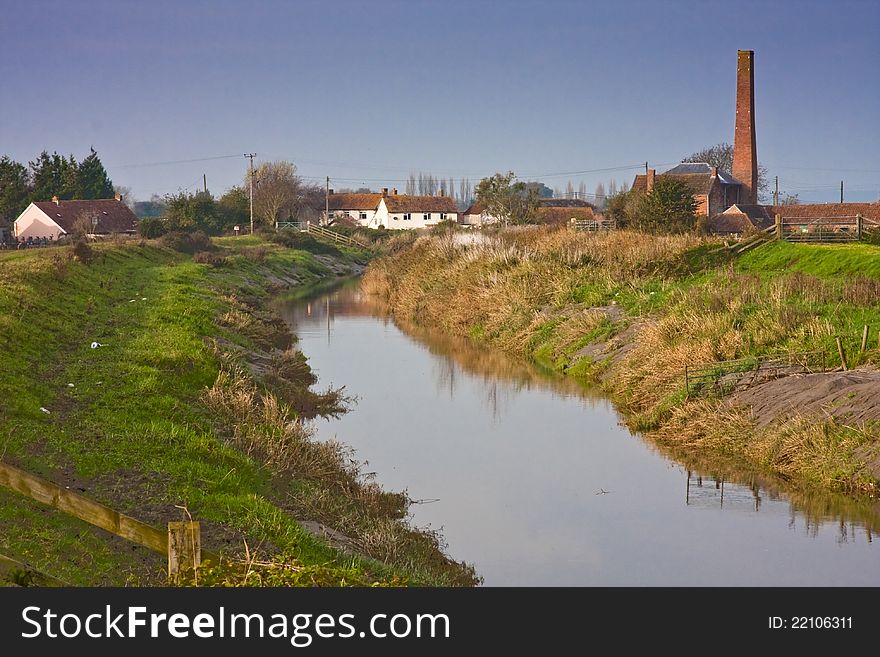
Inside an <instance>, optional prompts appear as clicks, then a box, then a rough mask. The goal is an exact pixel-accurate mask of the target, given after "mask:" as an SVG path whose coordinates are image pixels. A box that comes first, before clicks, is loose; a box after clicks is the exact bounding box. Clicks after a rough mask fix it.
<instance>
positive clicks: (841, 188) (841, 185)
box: [840, 180, 843, 203]
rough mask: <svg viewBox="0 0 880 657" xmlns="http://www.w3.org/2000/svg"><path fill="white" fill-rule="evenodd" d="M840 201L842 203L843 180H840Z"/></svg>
mask: <svg viewBox="0 0 880 657" xmlns="http://www.w3.org/2000/svg"><path fill="white" fill-rule="evenodd" d="M840 202H841V203H843V181H842V180H841V181H840Z"/></svg>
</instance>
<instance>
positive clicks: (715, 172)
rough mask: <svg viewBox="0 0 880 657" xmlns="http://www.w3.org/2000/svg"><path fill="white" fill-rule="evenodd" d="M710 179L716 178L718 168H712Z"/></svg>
mask: <svg viewBox="0 0 880 657" xmlns="http://www.w3.org/2000/svg"><path fill="white" fill-rule="evenodd" d="M712 177H713V178H717V177H718V167H712Z"/></svg>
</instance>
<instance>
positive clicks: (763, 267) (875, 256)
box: [737, 242, 880, 278]
mask: <svg viewBox="0 0 880 657" xmlns="http://www.w3.org/2000/svg"><path fill="white" fill-rule="evenodd" d="M737 268H738V269H739V270H740V271H744V272H754V273H759V274H772V273H782V272H802V273H805V274H812V275H813V276H820V277H823V278H832V277H838V276H846V275H853V276H872V277H874V278H880V248H878V247H877V246H874V245H871V244H864V243H853V244H792V243H791V242H771V243H769V244H766V245H764V246H762V247H760V248H757V249H754V250H752V251H748V252H746V253H744V254H743V255H742V256H741V257H740V258H739V260H738V261H737Z"/></svg>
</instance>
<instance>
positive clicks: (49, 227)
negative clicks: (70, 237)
mask: <svg viewBox="0 0 880 657" xmlns="http://www.w3.org/2000/svg"><path fill="white" fill-rule="evenodd" d="M12 234H13V235H15V236H16V237H19V238H21V239H25V240H26V239H27V238H28V237H33V238H34V239H37V238H38V237H39V238H43V237H47V238H49V239H50V240H57V239H58V237H59V236H62V235H64V234H65V233H64V231H63V230H62V229H61V226H59V225H58V224H56V223H55V222H54V221H52V218H51V217H48V216H46V213H45V212H43V211H42V210H40V208H38V207H37V206H36V205H34V204H33V203H31V204H30V205H29V206H27V207H26V208H25V209H24V212H22V213H21V214H20V215H18V219H16V220H15V223H14V224H13V225H12Z"/></svg>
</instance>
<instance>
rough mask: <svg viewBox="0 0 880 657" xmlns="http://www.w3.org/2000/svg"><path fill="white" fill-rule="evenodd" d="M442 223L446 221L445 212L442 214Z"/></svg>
mask: <svg viewBox="0 0 880 657" xmlns="http://www.w3.org/2000/svg"><path fill="white" fill-rule="evenodd" d="M440 221H446V213H445V212H441V213H440Z"/></svg>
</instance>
